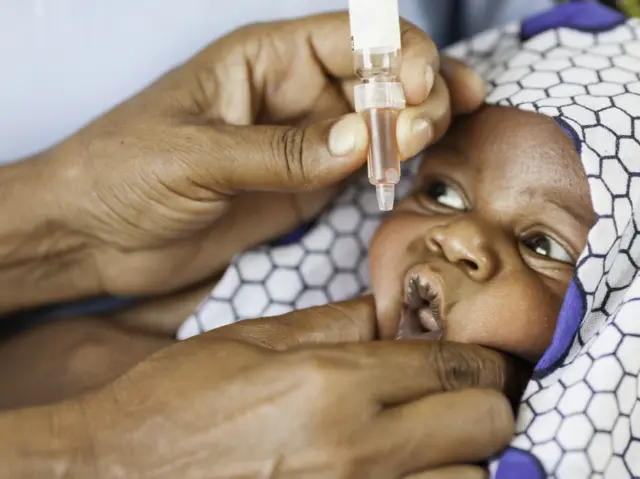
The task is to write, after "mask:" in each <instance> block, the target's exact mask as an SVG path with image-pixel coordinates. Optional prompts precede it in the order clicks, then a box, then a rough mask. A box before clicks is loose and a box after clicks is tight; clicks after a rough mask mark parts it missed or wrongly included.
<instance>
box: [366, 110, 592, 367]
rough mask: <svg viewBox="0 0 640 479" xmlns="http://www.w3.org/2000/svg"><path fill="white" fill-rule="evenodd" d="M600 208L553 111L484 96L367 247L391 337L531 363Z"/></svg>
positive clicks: (548, 334)
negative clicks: (452, 344) (438, 332)
mask: <svg viewBox="0 0 640 479" xmlns="http://www.w3.org/2000/svg"><path fill="white" fill-rule="evenodd" d="M594 221H595V215H594V212H593V207H592V203H591V198H590V192H589V185H588V182H587V177H586V174H585V172H584V169H583V166H582V163H581V160H580V155H579V154H578V152H577V151H576V148H575V146H574V143H573V141H572V140H571V138H570V137H569V135H567V133H565V131H563V129H562V128H561V127H560V126H559V124H558V123H557V122H556V121H554V120H553V119H551V118H549V117H547V116H543V115H540V114H537V113H531V112H527V111H521V110H518V109H515V108H506V107H497V106H486V107H484V108H483V109H481V110H480V111H479V112H477V113H474V114H472V115H470V116H468V117H463V118H461V119H459V120H458V121H457V122H456V123H455V124H454V125H453V127H452V129H451V130H450V132H449V133H448V134H447V135H446V136H445V138H443V140H442V141H440V142H439V143H438V144H437V145H436V146H434V147H433V148H431V149H430V150H429V151H428V152H427V154H426V156H425V157H424V160H423V161H422V163H421V166H420V168H419V170H418V173H417V175H416V178H415V180H414V183H413V189H412V192H411V193H410V195H409V196H408V197H407V198H406V199H404V200H403V201H402V202H401V203H400V204H399V205H398V206H397V207H396V209H395V210H394V212H393V213H392V214H391V215H390V216H388V217H387V218H386V219H385V220H384V222H383V223H382V224H381V226H380V228H379V229H378V231H377V232H376V234H375V236H374V238H373V239H372V242H371V246H370V250H369V269H370V275H371V286H372V289H373V293H374V296H375V298H376V304H377V308H378V316H379V321H380V333H381V336H382V337H383V338H393V337H395V336H399V337H401V338H408V339H410V338H415V339H419V338H423V337H429V336H430V335H428V334H427V333H429V332H431V331H433V330H434V329H436V328H437V327H438V326H442V328H443V339H445V340H452V341H458V342H467V343H476V344H480V345H484V346H488V347H493V348H496V349H500V350H502V351H506V352H509V353H512V354H514V355H517V356H520V357H522V358H525V359H527V360H531V361H535V360H537V359H539V358H540V356H541V355H542V354H543V352H544V351H545V349H546V348H547V347H548V346H549V344H550V342H551V338H552V336H553V332H554V328H555V324H556V318H557V316H558V312H559V311H560V307H561V305H562V300H563V296H564V294H565V291H566V289H567V287H568V285H569V282H570V280H571V277H572V274H573V271H574V267H575V262H576V260H577V258H578V255H579V254H580V253H581V252H582V250H583V248H584V247H585V243H586V239H587V233H588V232H589V229H590V228H591V227H592V226H593V224H594Z"/></svg>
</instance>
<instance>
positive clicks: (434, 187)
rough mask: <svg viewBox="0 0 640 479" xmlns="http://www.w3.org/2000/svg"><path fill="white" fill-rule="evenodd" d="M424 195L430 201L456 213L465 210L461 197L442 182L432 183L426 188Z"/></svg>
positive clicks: (452, 188)
mask: <svg viewBox="0 0 640 479" xmlns="http://www.w3.org/2000/svg"><path fill="white" fill-rule="evenodd" d="M426 194H427V196H428V197H429V198H430V199H432V200H433V201H435V202H436V203H440V204H441V205H442V206H446V207H447V208H452V209H454V210H458V211H465V210H466V209H467V206H466V205H465V201H464V199H463V197H462V195H460V193H458V191H457V190H456V189H455V188H454V187H453V186H449V185H447V184H446V183H443V182H442V181H432V182H431V183H430V184H429V185H428V186H427V189H426Z"/></svg>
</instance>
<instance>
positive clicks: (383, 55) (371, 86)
mask: <svg viewBox="0 0 640 479" xmlns="http://www.w3.org/2000/svg"><path fill="white" fill-rule="evenodd" d="M349 20H350V25H351V49H352V51H353V57H354V66H355V71H356V74H357V75H358V76H359V77H360V79H361V80H362V82H361V83H360V84H358V85H357V86H356V87H355V88H354V102H355V110H356V112H358V113H363V114H364V118H365V121H366V123H367V128H368V130H369V157H368V160H367V164H368V169H369V182H370V183H371V184H372V185H375V187H376V196H377V198H378V206H379V208H380V210H381V211H390V210H392V209H393V200H394V196H395V185H396V184H398V182H399V181H400V157H399V153H398V145H397V140H396V125H397V122H398V114H399V113H400V110H401V109H403V108H404V107H405V98H404V91H403V89H402V84H401V83H400V82H399V81H398V76H399V74H400V65H401V50H400V16H399V13H398V0H349Z"/></svg>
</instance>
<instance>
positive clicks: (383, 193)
mask: <svg viewBox="0 0 640 479" xmlns="http://www.w3.org/2000/svg"><path fill="white" fill-rule="evenodd" d="M394 190H395V188H394V186H393V185H376V196H377V197H378V208H380V211H391V210H392V209H393V198H394V195H395V191H394Z"/></svg>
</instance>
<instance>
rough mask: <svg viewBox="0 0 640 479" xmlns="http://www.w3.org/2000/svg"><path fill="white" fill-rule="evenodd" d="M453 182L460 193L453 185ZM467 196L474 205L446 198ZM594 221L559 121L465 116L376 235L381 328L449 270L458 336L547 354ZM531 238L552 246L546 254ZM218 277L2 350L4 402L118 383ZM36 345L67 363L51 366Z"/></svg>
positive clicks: (504, 112) (529, 355)
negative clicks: (418, 283) (416, 287)
mask: <svg viewBox="0 0 640 479" xmlns="http://www.w3.org/2000/svg"><path fill="white" fill-rule="evenodd" d="M514 131H517V134H514V133H513V132H514ZM501 133H502V134H501ZM463 140H464V141H463ZM531 152H534V153H533V154H532V153H531ZM532 163H534V164H535V165H536V168H531V164H532ZM454 182H455V183H454ZM454 184H455V185H456V186H455V189H454V190H450V189H449V190H443V189H442V185H454ZM438 185H440V187H439V188H435V189H434V186H438ZM531 185H536V191H535V192H531ZM541 185H544V187H541ZM526 191H529V192H530V193H531V194H525V192H526ZM438 192H439V194H440V196H437V195H436V196H434V193H438ZM463 197H464V201H465V202H466V203H465V204H466V205H467V208H468V209H469V212H461V211H457V210H456V208H452V207H451V206H447V205H446V204H441V203H442V202H443V201H444V202H445V203H446V202H447V201H448V202H449V203H451V201H455V200H457V199H462V198H463ZM551 203H553V204H551ZM593 221H594V213H593V209H592V207H591V201H590V197H589V187H588V184H587V181H586V177H585V174H584V171H583V169H582V166H581V163H580V158H579V157H578V154H577V152H576V151H575V148H574V146H573V144H572V143H571V141H570V140H569V138H568V137H567V135H566V134H565V133H564V132H563V131H562V130H561V129H560V128H559V126H558V125H557V124H556V123H555V122H554V121H553V120H551V119H549V118H547V117H543V116H540V115H535V114H532V113H527V112H522V111H519V110H515V109H505V108H497V107H485V108H483V109H482V110H481V111H480V112H478V113H476V114H474V115H471V116H469V117H465V118H463V119H461V120H459V121H458V122H457V123H456V124H455V125H454V127H453V128H452V130H451V131H450V132H449V133H448V134H447V135H446V136H445V138H444V139H443V140H442V141H441V142H440V143H439V144H438V145H436V146H435V147H433V148H431V149H430V150H429V151H428V153H427V157H426V159H425V161H423V162H422V165H421V168H420V172H419V175H418V177H417V179H416V181H415V184H414V190H413V193H412V194H411V195H410V196H409V197H408V198H406V199H405V200H404V201H403V202H401V204H399V205H398V206H397V207H396V209H395V210H394V212H393V213H392V214H391V215H390V216H389V217H388V218H387V219H386V220H385V221H384V223H383V224H382V226H381V227H380V228H379V230H378V231H377V232H376V234H375V236H374V240H373V243H372V246H371V250H370V253H369V260H370V265H371V266H370V272H371V278H372V288H373V291H374V294H375V298H376V304H377V310H378V317H379V328H380V332H381V335H382V337H383V338H385V339H391V338H393V337H394V336H395V334H396V332H397V330H398V323H399V320H400V317H399V312H400V311H401V309H402V302H403V295H404V277H405V275H406V274H407V271H408V270H409V269H411V268H414V271H415V274H416V275H417V276H418V277H422V278H424V279H425V280H426V281H428V279H429V278H430V277H432V275H433V273H434V270H436V271H437V272H438V273H439V277H442V278H443V279H444V280H445V283H446V284H445V291H444V294H445V296H446V297H447V298H448V303H449V307H448V314H447V317H446V319H445V322H446V328H445V332H446V333H445V339H449V340H452V341H458V342H468V343H476V344H481V345H484V346H488V347H492V348H495V349H499V350H503V351H506V352H509V353H511V354H514V355H516V356H519V357H522V358H524V359H526V360H528V361H532V362H534V361H536V360H537V359H538V358H539V357H540V356H541V354H542V353H543V351H544V350H545V348H546V347H547V346H548V344H549V342H550V340H551V336H552V334H553V330H554V327H555V318H556V317H557V314H558V312H559V309H560V306H561V303H562V298H563V295H564V292H565V290H566V288H567V286H568V283H569V280H570V278H571V275H572V273H573V269H574V268H573V263H574V262H575V260H576V258H577V256H578V254H579V253H580V252H581V251H582V249H583V248H584V245H585V241H586V235H587V232H588V230H589V228H590V227H591V225H592V224H593ZM478 224H482V225H483V226H482V228H480V227H478V226H477V225H478ZM445 229H446V230H445ZM497 230H499V232H496V231H497ZM517 231H520V232H521V234H520V236H518V235H517V234H516V232H517ZM443 233H446V234H443ZM488 236H490V237H491V238H493V242H492V243H491V248H488V246H487V245H488V242H487V241H486V238H487V237H488ZM518 238H519V239H518ZM540 238H548V239H550V240H552V241H553V242H552V243H551V242H547V243H544V242H543V243H540ZM532 239H534V240H536V241H538V243H536V244H537V245H538V247H542V248H544V247H550V248H551V250H549V251H547V252H546V253H545V252H544V251H541V252H540V253H536V252H535V251H534V250H533V249H532V248H531V245H532V243H531V240H532ZM463 260H466V261H468V262H469V263H471V264H476V265H478V266H479V268H478V269H477V270H473V269H470V268H469V264H464V263H463ZM454 282H455V284H456V288H455V290H454V288H453V287H452V283H454ZM214 284H215V283H214ZM211 287H212V284H211V283H210V282H204V283H202V284H200V285H198V286H196V287H194V288H190V289H188V290H186V291H181V292H178V293H175V294H173V295H170V296H167V297H164V298H162V299H158V300H154V301H149V302H146V303H142V304H140V305H139V306H137V307H133V308H130V309H128V310H125V311H122V312H118V313H114V314H111V315H109V316H106V317H102V318H87V319H71V320H66V321H61V322H57V323H54V324H49V325H46V326H43V327H41V328H39V329H36V330H34V331H30V332H27V333H24V334H23V335H21V336H19V337H18V338H16V339H14V341H12V342H10V343H8V344H6V345H5V346H4V348H0V365H2V364H5V365H8V364H11V363H13V364H16V363H17V364H21V365H22V366H21V368H20V369H19V370H16V369H15V368H13V367H12V368H4V369H2V370H0V374H1V375H2V376H1V378H0V380H2V381H3V383H4V384H11V385H12V386H13V387H12V391H11V393H10V394H5V395H3V398H2V401H3V402H0V406H2V407H11V406H13V405H18V404H25V402H26V403H27V404H29V403H32V402H35V403H39V402H48V401H51V400H57V399H61V398H64V397H68V396H69V395H73V394H76V393H78V392H82V391H85V390H88V389H90V388H93V387H96V386H99V385H101V384H104V383H107V382H109V381H111V380H113V379H115V378H116V377H118V376H119V375H120V374H122V372H124V371H126V370H127V369H129V368H130V367H131V366H132V365H133V364H136V363H137V362H139V361H140V360H142V359H143V358H145V357H147V356H148V355H149V354H151V353H152V352H154V351H155V350H157V349H160V348H162V347H164V346H166V345H168V344H171V343H172V342H173V339H172V337H173V334H174V332H175V330H176V329H177V327H178V325H179V323H180V322H181V321H182V320H183V318H186V317H187V316H188V315H189V314H190V313H191V312H192V311H193V310H194V309H195V307H196V306H197V305H198V303H199V302H200V301H201V300H202V299H203V298H204V297H205V296H206V295H207V293H208V292H209V291H210V289H211ZM505 297H506V298H517V301H505V300H504V298H505ZM454 305H455V307H454ZM469 318H474V319H473V322H472V323H470V322H469ZM522 331H528V333H527V334H526V335H522V333H521V332H522ZM87 339H88V341H87ZM33 351H40V352H43V353H44V354H45V355H46V357H49V358H57V360H56V361H47V362H44V363H43V362H41V361H39V360H38V356H34V355H33ZM3 358H7V360H4V359H3ZM9 358H12V361H9ZM25 371H30V373H28V374H25Z"/></svg>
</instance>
